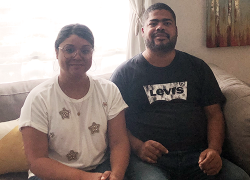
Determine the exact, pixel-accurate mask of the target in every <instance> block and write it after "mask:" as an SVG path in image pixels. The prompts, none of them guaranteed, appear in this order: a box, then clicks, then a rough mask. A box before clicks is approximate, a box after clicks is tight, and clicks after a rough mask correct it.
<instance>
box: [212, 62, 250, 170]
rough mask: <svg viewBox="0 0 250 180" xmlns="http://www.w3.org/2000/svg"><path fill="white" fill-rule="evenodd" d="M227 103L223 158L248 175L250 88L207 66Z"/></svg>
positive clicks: (216, 68)
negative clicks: (226, 158)
mask: <svg viewBox="0 0 250 180" xmlns="http://www.w3.org/2000/svg"><path fill="white" fill-rule="evenodd" d="M209 66H210V67H211V69H212V70H213V72H214V74H215V76H216V79H217V81H218V83H219V86H220V88H221V90H222V92H223V94H224V95H225V97H226V99H227V101H226V103H225V106H224V108H223V111H224V116H225V120H226V138H225V148H224V153H225V156H226V157H228V158H229V159H230V160H231V161H233V162H234V163H235V164H237V165H238V166H240V167H241V168H243V169H244V170H245V171H246V172H247V173H248V174H250V87H249V86H247V85H246V84H245V83H243V82H242V81H240V80H239V79H237V78H236V77H234V76H232V75H230V74H228V73H227V72H226V71H224V70H222V69H220V68H219V67H217V66H215V65H213V64H209Z"/></svg>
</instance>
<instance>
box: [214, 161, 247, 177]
mask: <svg viewBox="0 0 250 180" xmlns="http://www.w3.org/2000/svg"><path fill="white" fill-rule="evenodd" d="M222 162H223V166H222V169H221V171H220V173H219V174H218V177H219V180H250V177H249V175H248V174H247V173H246V172H245V171H244V170H243V169H241V168H240V167H239V166H237V165H235V164H234V163H232V162H230V161H228V160H227V159H224V158H222Z"/></svg>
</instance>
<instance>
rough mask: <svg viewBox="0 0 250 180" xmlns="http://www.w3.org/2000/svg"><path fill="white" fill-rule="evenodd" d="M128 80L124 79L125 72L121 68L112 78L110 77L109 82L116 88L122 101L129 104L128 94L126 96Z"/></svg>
mask: <svg viewBox="0 0 250 180" xmlns="http://www.w3.org/2000/svg"><path fill="white" fill-rule="evenodd" d="M127 80H128V78H127V77H126V73H125V70H124V69H122V68H121V67H119V68H117V69H116V70H115V71H114V73H113V74H112V76H111V77H110V81H112V82H113V83H114V84H115V85H116V86H117V87H118V88H119V91H120V93H121V95H122V97H123V99H124V101H125V102H126V103H127V104H129V94H128V92H129V91H128V90H127V88H128V83H127Z"/></svg>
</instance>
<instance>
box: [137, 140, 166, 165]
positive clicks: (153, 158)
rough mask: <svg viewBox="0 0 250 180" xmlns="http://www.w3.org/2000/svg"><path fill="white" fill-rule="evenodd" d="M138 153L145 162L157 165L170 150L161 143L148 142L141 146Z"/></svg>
mask: <svg viewBox="0 0 250 180" xmlns="http://www.w3.org/2000/svg"><path fill="white" fill-rule="evenodd" d="M136 153H137V156H139V157H140V158H141V159H142V160H143V161H146V162H148V163H156V162H157V159H158V158H159V157H161V156H162V154H167V153H168V150H167V148H165V147H164V146H163V145H162V144H161V143H158V142H156V141H153V140H148V141H146V142H144V143H142V144H141V146H140V147H139V149H138V150H137V152H136Z"/></svg>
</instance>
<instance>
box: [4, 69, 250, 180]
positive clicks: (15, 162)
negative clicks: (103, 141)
mask: <svg viewBox="0 0 250 180" xmlns="http://www.w3.org/2000/svg"><path fill="white" fill-rule="evenodd" d="M209 66H210V67H211V69H212V70H213V72H214V74H215V76H216V79H217V81H218V83H219V85H220V88H221V90H222V92H223V93H224V95H225V97H226V98H227V102H226V103H225V105H224V107H223V110H224V115H225V121H226V139H225V143H224V148H223V156H225V157H227V158H228V159H230V160H231V161H232V162H234V163H235V164H237V165H238V166H240V167H242V168H243V169H244V170H245V171H246V172H247V173H248V174H249V175H250V87H249V86H248V85H246V84H245V83H243V82H241V81H240V80H238V79H237V78H236V77H234V76H232V75H230V74H229V73H227V72H226V71H224V70H222V69H221V68H219V67H218V66H216V65H214V64H209ZM109 76H110V74H106V75H104V76H103V77H104V78H106V79H108V78H109ZM44 80H45V79H40V80H30V81H23V82H13V83H6V84H0V180H12V179H13V180H14V179H17V180H23V179H27V170H28V163H27V161H26V158H25V154H24V149H23V144H22V139H21V133H20V132H19V131H18V128H17V127H16V126H17V124H18V120H17V119H18V117H19V116H20V109H21V107H22V105H23V103H24V100H25V98H26V96H27V95H28V93H29V92H30V90H31V89H33V88H34V87H35V86H36V85H38V84H40V83H41V82H43V81H44ZM5 131H6V132H5ZM1 134H2V135H1Z"/></svg>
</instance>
